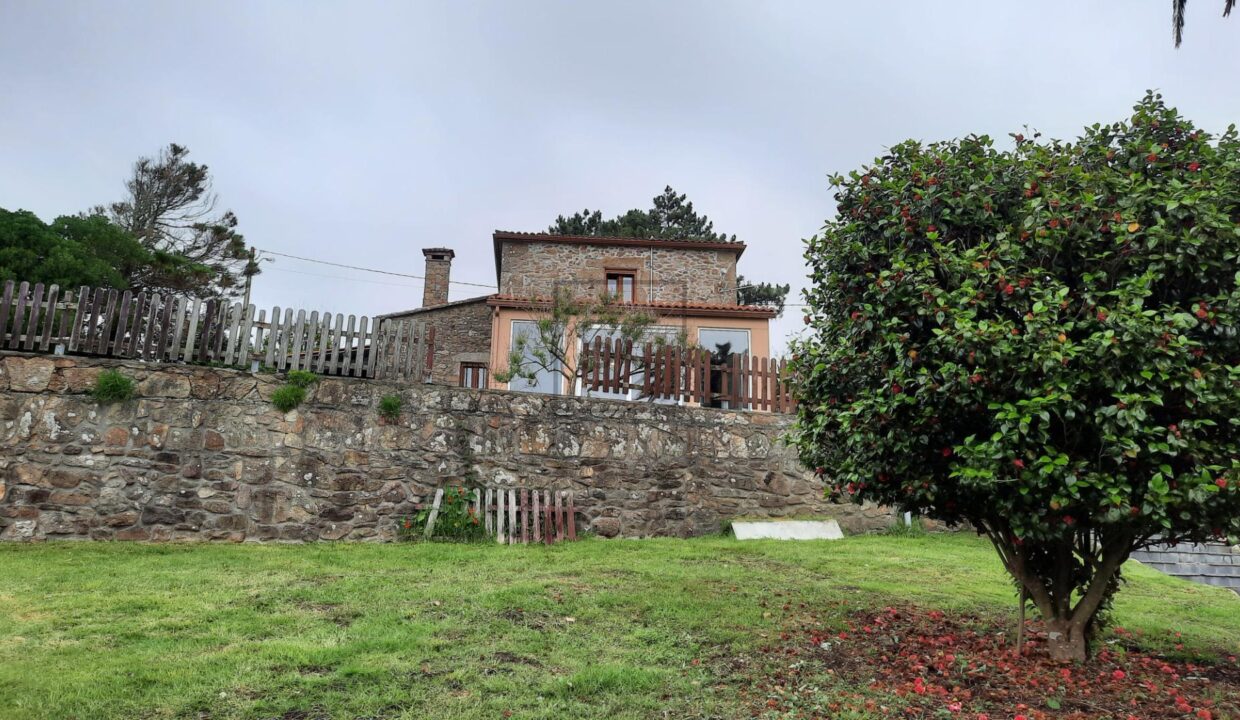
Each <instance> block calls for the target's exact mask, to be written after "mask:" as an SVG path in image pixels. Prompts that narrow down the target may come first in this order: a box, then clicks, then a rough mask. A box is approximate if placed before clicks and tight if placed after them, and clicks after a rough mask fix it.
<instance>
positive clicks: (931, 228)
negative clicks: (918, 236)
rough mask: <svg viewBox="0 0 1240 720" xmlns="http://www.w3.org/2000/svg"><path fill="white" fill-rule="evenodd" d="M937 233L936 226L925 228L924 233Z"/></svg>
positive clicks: (937, 228)
mask: <svg viewBox="0 0 1240 720" xmlns="http://www.w3.org/2000/svg"><path fill="white" fill-rule="evenodd" d="M938 231H939V227H938V226H937V225H931V226H930V227H928V228H926V232H938Z"/></svg>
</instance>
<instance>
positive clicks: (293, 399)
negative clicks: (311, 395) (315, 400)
mask: <svg viewBox="0 0 1240 720" xmlns="http://www.w3.org/2000/svg"><path fill="white" fill-rule="evenodd" d="M305 399H306V389H305V388H303V387H300V386H298V385H282V386H280V387H278V388H276V391H275V392H273V393H271V404H272V405H275V406H276V409H277V410H279V411H280V412H288V411H289V410H292V409H293V408H295V407H297V406H298V405H301V403H302V401H303V400H305Z"/></svg>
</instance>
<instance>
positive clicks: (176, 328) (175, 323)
mask: <svg viewBox="0 0 1240 720" xmlns="http://www.w3.org/2000/svg"><path fill="white" fill-rule="evenodd" d="M188 303H189V301H188V299H187V298H185V297H179V298H177V302H176V305H175V306H174V307H173V309H172V313H173V315H174V316H175V317H173V319H172V332H171V334H170V335H169V336H168V347H167V355H168V360H169V361H171V362H180V360H181V348H182V347H183V346H182V344H181V331H182V330H184V329H185V312H186V305H188Z"/></svg>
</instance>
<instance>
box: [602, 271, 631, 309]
mask: <svg viewBox="0 0 1240 720" xmlns="http://www.w3.org/2000/svg"><path fill="white" fill-rule="evenodd" d="M595 277H598V276H597V275H596V276H595ZM607 294H608V295H610V296H611V297H613V298H616V299H617V300H619V301H620V302H626V303H631V302H637V278H636V277H635V276H634V275H633V273H631V272H628V273H626V272H609V273H607Z"/></svg>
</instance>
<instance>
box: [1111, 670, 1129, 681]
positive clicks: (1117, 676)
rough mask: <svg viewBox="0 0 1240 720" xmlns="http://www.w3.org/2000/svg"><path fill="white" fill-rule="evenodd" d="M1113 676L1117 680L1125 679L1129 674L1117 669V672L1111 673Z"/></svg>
mask: <svg viewBox="0 0 1240 720" xmlns="http://www.w3.org/2000/svg"><path fill="white" fill-rule="evenodd" d="M1111 677H1113V678H1115V679H1116V680H1123V679H1124V678H1126V677H1128V676H1127V674H1125V673H1124V671H1123V670H1116V671H1115V672H1113V673H1111Z"/></svg>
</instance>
